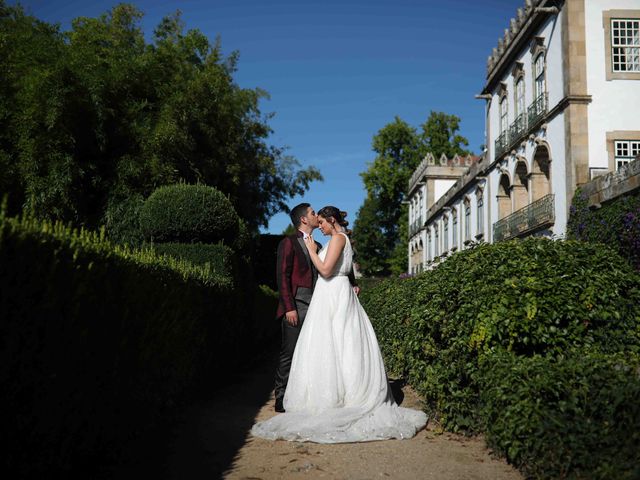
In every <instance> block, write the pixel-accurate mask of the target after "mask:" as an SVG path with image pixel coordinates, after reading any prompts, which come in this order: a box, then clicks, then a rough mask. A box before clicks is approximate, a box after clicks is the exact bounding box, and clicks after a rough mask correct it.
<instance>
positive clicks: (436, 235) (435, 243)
mask: <svg viewBox="0 0 640 480" xmlns="http://www.w3.org/2000/svg"><path fill="white" fill-rule="evenodd" d="M433 233H434V235H433V257H434V258H435V257H437V256H438V255H440V228H439V227H438V224H437V223H436V224H435V225H434V226H433Z"/></svg>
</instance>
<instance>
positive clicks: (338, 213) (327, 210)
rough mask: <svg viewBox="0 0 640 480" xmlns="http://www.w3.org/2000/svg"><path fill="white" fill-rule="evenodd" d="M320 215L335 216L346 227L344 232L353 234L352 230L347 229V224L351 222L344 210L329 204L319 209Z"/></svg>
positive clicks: (338, 222) (325, 216)
mask: <svg viewBox="0 0 640 480" xmlns="http://www.w3.org/2000/svg"><path fill="white" fill-rule="evenodd" d="M318 216H319V217H322V218H326V219H327V220H328V219H329V218H333V219H334V220H335V222H336V223H337V224H338V225H340V226H341V227H342V228H343V229H344V233H346V234H347V235H351V230H349V229H347V225H349V222H348V221H346V220H345V219H344V217H346V216H347V212H343V211H342V210H338V208H336V207H332V206H327V207H322V208H321V209H320V210H318Z"/></svg>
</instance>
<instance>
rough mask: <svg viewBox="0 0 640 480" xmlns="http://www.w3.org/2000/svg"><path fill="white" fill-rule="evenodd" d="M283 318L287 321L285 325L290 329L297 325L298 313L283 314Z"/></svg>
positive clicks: (294, 311)
mask: <svg viewBox="0 0 640 480" xmlns="http://www.w3.org/2000/svg"><path fill="white" fill-rule="evenodd" d="M284 316H285V318H286V319H287V323H288V324H289V325H291V326H292V327H295V326H296V325H298V312H297V311H296V310H291V311H290V312H287V313H285V314H284Z"/></svg>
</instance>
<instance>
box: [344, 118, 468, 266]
mask: <svg viewBox="0 0 640 480" xmlns="http://www.w3.org/2000/svg"><path fill="white" fill-rule="evenodd" d="M459 125H460V119H459V118H458V117H456V116H455V115H448V114H446V113H443V112H433V111H432V112H431V113H430V115H429V118H428V119H427V120H426V121H425V123H423V124H422V125H421V132H420V133H418V131H417V130H416V129H415V128H414V127H412V126H410V125H409V124H407V123H406V122H404V121H403V120H401V119H400V118H398V117H396V118H395V119H394V121H393V122H392V123H389V124H388V125H386V126H385V127H383V128H382V129H381V130H380V131H378V133H376V135H375V136H374V137H373V151H374V152H376V157H375V159H374V161H373V162H372V163H370V164H369V165H368V168H367V170H366V171H364V172H362V173H361V176H362V179H363V181H364V185H365V188H366V190H367V197H366V198H365V201H364V204H363V205H362V207H361V208H360V210H359V211H358V218H357V219H356V221H355V225H354V240H355V242H356V245H357V250H358V256H359V260H358V261H359V263H360V266H361V270H362V272H363V273H364V274H365V275H370V276H371V275H389V274H391V273H392V274H400V273H402V272H406V270H407V243H408V226H407V222H408V208H407V206H406V205H405V204H403V200H404V198H405V195H406V191H407V188H408V183H409V179H410V178H411V175H412V174H413V172H414V171H415V169H416V168H417V167H418V165H419V163H420V161H421V159H422V158H423V157H424V155H425V154H426V153H427V152H432V153H433V154H434V155H435V156H436V158H438V157H439V156H440V155H442V154H443V153H444V154H445V155H447V156H448V157H453V156H454V155H456V154H458V155H466V154H467V153H469V152H468V151H467V150H465V149H464V148H463V147H462V146H463V145H464V146H467V145H468V144H469V142H468V141H467V139H466V138H464V137H462V136H460V135H459V134H458V133H457V132H458V129H459Z"/></svg>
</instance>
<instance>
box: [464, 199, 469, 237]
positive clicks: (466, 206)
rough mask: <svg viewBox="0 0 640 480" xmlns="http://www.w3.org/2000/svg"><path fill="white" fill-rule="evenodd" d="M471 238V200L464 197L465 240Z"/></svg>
mask: <svg viewBox="0 0 640 480" xmlns="http://www.w3.org/2000/svg"><path fill="white" fill-rule="evenodd" d="M469 240H471V202H470V201H469V199H468V198H465V199H464V241H465V242H468V241H469Z"/></svg>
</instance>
